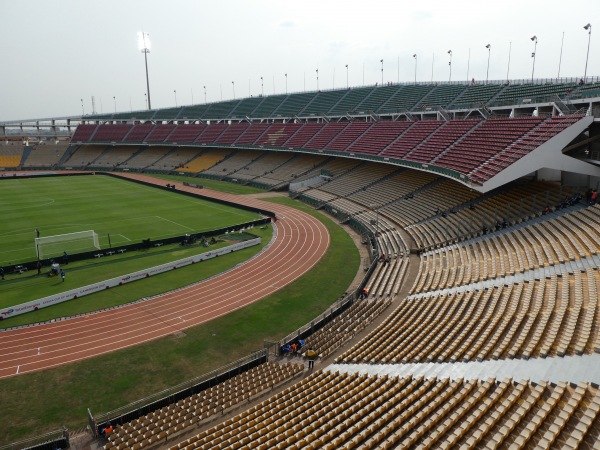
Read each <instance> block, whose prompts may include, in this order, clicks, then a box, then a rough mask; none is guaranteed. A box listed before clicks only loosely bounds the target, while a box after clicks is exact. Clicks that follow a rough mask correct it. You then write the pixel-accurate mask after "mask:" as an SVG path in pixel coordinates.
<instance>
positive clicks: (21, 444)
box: [0, 427, 69, 450]
mask: <svg viewBox="0 0 600 450" xmlns="http://www.w3.org/2000/svg"><path fill="white" fill-rule="evenodd" d="M61 439H64V440H65V441H66V443H67V444H68V442H69V430H68V429H67V428H65V427H62V428H61V429H59V430H54V431H49V432H48V433H44V434H40V435H39V436H35V437H32V438H29V439H23V440H22V441H17V442H12V443H10V444H6V445H2V446H0V450H21V449H32V448H35V447H37V446H41V445H44V444H49V443H52V442H56V441H60V440H61Z"/></svg>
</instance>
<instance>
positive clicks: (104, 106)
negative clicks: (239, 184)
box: [0, 0, 600, 121]
mask: <svg viewBox="0 0 600 450" xmlns="http://www.w3.org/2000/svg"><path fill="white" fill-rule="evenodd" d="M0 11H1V13H2V25H1V26H0V121H2V120H14V119H32V118H44V117H56V116H70V115H78V114H79V115H80V114H81V113H82V102H81V99H83V108H84V110H85V113H86V114H89V113H91V112H92V100H91V99H92V96H93V97H94V98H95V104H96V111H97V112H104V113H107V112H111V111H114V109H115V104H116V109H117V111H129V110H130V109H133V110H136V109H144V108H145V97H144V93H145V92H146V79H145V71H144V57H143V54H142V53H140V51H139V49H138V46H137V32H138V31H142V30H143V31H146V32H148V33H149V34H150V39H151V43H152V50H151V53H150V54H149V55H148V66H149V74H150V94H151V100H152V106H153V108H164V107H170V106H175V101H177V104H178V105H179V106H181V105H182V104H183V105H187V104H191V103H192V97H193V102H194V103H204V101H205V96H204V86H206V100H207V101H208V102H213V101H219V100H221V99H223V100H229V99H231V98H233V96H234V90H235V97H236V98H241V97H248V96H249V95H253V96H256V95H260V94H261V79H260V78H261V77H263V80H264V81H263V83H264V84H263V87H262V88H263V89H264V94H265V95H271V94H273V93H274V92H275V93H284V92H285V90H286V77H285V74H286V73H287V89H288V91H289V92H299V91H303V90H305V89H306V90H316V89H317V73H316V70H317V69H318V71H319V72H318V75H319V88H320V89H321V90H323V89H331V88H334V87H335V88H342V87H345V86H346V74H348V83H349V85H350V86H359V85H363V83H364V84H367V85H374V84H375V83H381V79H382V73H381V62H380V60H381V59H383V80H384V83H387V82H390V81H391V82H397V81H398V80H400V81H413V80H414V76H415V59H414V58H413V56H412V55H413V54H417V55H418V56H417V81H430V80H431V79H432V78H433V80H434V81H448V78H449V75H450V73H449V65H448V62H449V58H450V55H449V54H448V53H447V52H448V50H452V80H454V81H456V80H466V79H467V73H468V79H471V78H475V79H476V80H485V78H486V70H487V63H488V50H487V49H486V48H485V46H486V44H488V43H489V44H491V49H490V53H489V56H490V64H489V79H490V80H493V79H506V76H507V71H508V70H509V69H510V71H509V74H508V76H509V78H511V79H529V78H531V72H532V62H533V59H532V57H531V53H532V52H533V50H534V43H533V42H532V41H531V40H530V38H531V37H532V36H533V35H536V36H537V37H538V46H537V55H536V61H535V77H536V78H546V77H548V78H556V77H557V76H558V71H559V61H560V55H561V40H562V38H563V32H564V45H563V51H562V62H561V67H560V75H561V76H562V77H567V76H569V77H577V78H580V77H582V76H583V73H584V69H585V62H586V51H587V44H588V33H587V32H586V31H585V30H584V29H583V26H584V25H585V24H587V23H588V22H592V25H593V27H597V26H598V27H600V20H597V19H599V18H600V1H599V0H571V1H565V0H543V1H541V0H540V1H538V0H503V1H482V0H469V1H463V0H454V1H448V0H418V1H415V0H411V1H401V0H395V1H392V0H390V1H377V0H370V1H364V0H363V1H353V0H320V1H316V0H302V1H285V0H235V1H233V0H229V1H224V0H221V1H217V0H213V1H210V2H208V1H200V0H196V1H192V0H170V1H166V0H119V1H117V0H102V1H95V2H91V1H87V0H61V1H58V0H0ZM599 39H600V28H594V32H593V33H592V35H591V48H590V57H589V63H588V69H587V74H588V76H597V75H600V40H599ZM511 42H512V45H511V44H510V43H511ZM509 46H511V51H510V66H509V64H508V62H509ZM469 52H470V58H469ZM432 63H433V64H432ZM346 64H348V71H347V72H346ZM432 69H433V73H432ZM432 75H433V76H432ZM232 82H233V83H232ZM174 91H176V92H174ZM113 97H114V99H113Z"/></svg>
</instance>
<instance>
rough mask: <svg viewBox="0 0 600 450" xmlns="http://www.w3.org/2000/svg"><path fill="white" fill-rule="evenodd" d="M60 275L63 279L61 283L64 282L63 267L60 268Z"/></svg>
mask: <svg viewBox="0 0 600 450" xmlns="http://www.w3.org/2000/svg"><path fill="white" fill-rule="evenodd" d="M60 277H61V278H62V280H63V283H64V282H65V271H64V270H63V269H60Z"/></svg>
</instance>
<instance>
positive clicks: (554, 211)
mask: <svg viewBox="0 0 600 450" xmlns="http://www.w3.org/2000/svg"><path fill="white" fill-rule="evenodd" d="M599 86H600V83H598V82H596V81H594V80H592V81H591V82H588V83H585V84H579V83H577V82H576V81H574V80H535V81H534V82H528V83H521V82H511V83H504V82H503V83H489V84H473V83H453V84H445V83H441V84H435V85H434V84H427V83H425V84H398V85H388V86H378V87H361V88H356V89H343V90H334V91H322V92H321V91H319V92H309V93H299V94H288V95H276V96H267V97H260V98H247V99H239V100H232V101H227V102H219V103H213V104H209V105H195V106H183V107H181V108H170V109H167V110H153V111H147V112H144V114H146V116H145V117H144V118H143V119H142V118H141V117H140V116H139V114H136V113H132V114H125V113H120V114H107V115H97V116H90V117H86V118H85V120H84V121H83V122H84V123H82V124H81V125H80V126H79V127H78V128H77V130H76V131H75V132H74V134H73V137H72V140H71V145H70V147H69V148H68V149H67V150H65V152H63V153H61V154H60V155H59V154H58V153H57V154H56V156H55V157H54V158H53V159H52V158H49V159H48V161H53V162H52V165H54V166H55V167H69V168H86V167H87V168H100V169H101V168H111V169H113V168H116V169H119V168H121V169H122V168H125V167H126V168H128V169H129V168H135V169H139V170H158V171H162V172H165V173H171V174H175V173H186V174H189V175H193V176H198V177H205V178H213V179H219V180H225V181H233V182H237V183H243V184H249V185H253V186H258V187H262V188H264V189H289V193H290V196H292V197H293V198H295V199H298V200H301V201H304V202H306V203H307V204H309V205H312V206H314V207H315V208H318V209H322V210H324V211H326V212H328V213H330V214H331V215H332V216H334V217H336V218H337V219H338V220H339V222H340V223H343V224H347V225H349V226H351V227H352V228H354V229H355V230H357V231H358V232H359V233H360V234H361V236H362V237H363V241H364V243H365V244H366V245H367V247H368V251H369V258H370V259H369V262H368V263H369V267H368V271H367V274H366V277H365V278H364V280H363V283H362V285H361V288H362V287H365V288H366V289H367V291H368V292H369V296H368V298H367V299H366V300H358V298H357V297H358V295H357V292H352V293H350V294H349V295H348V296H347V297H346V298H345V299H343V300H339V301H338V302H336V303H335V304H334V306H333V307H332V309H331V311H327V313H326V314H324V315H323V316H320V317H318V318H316V319H315V321H314V322H313V323H311V324H309V325H307V326H305V327H302V328H301V329H300V330H298V331H297V332H296V333H293V334H292V335H290V336H287V337H286V338H285V339H282V340H281V341H279V342H277V348H278V349H279V348H281V347H282V346H283V345H284V344H286V343H289V342H292V341H294V340H297V339H298V338H305V340H306V344H307V345H310V346H312V347H314V348H316V349H317V351H318V353H319V354H320V357H321V360H320V361H319V363H318V364H317V369H322V370H316V371H315V372H314V373H311V374H310V375H308V376H307V377H305V378H304V379H303V380H301V381H298V382H287V384H285V383H286V380H289V379H291V378H293V377H294V376H296V375H297V374H298V373H300V372H301V371H302V370H303V367H302V366H301V365H302V364H303V363H304V360H303V359H302V357H301V356H291V357H290V356H282V355H281V354H279V353H275V354H270V355H269V358H272V359H273V360H274V361H276V363H273V362H269V363H268V364H272V365H270V366H268V370H267V368H264V370H263V369H256V370H255V369H252V371H248V373H247V375H246V376H247V379H249V378H251V377H255V376H256V377H257V378H256V379H255V380H254V378H253V380H254V381H253V383H254V384H253V385H252V386H254V387H248V386H247V384H246V383H245V382H239V383H238V384H237V386H236V385H235V382H233V381H227V382H223V383H222V384H219V385H218V386H221V387H222V389H221V392H220V393H218V394H216V395H217V397H216V398H217V399H216V400H211V395H213V393H212V391H211V390H208V389H207V390H206V392H205V391H202V392H199V393H195V394H194V395H195V396H192V397H190V398H188V399H185V400H182V401H181V403H180V401H179V400H178V401H177V402H174V403H173V404H171V405H170V406H166V407H162V408H160V409H157V410H155V411H152V412H148V411H141V410H136V411H134V412H131V414H134V415H137V416H136V417H135V418H131V419H130V420H127V421H124V420H123V421H121V422H120V423H119V426H118V427H117V429H116V430H115V432H114V433H113V434H111V435H110V436H108V439H107V440H104V441H102V443H103V444H104V445H105V447H104V448H105V449H118V450H123V449H124V448H136V449H141V448H149V447H153V446H154V447H156V448H158V447H159V446H165V447H169V448H171V449H183V448H185V449H188V448H189V449H191V448H207V449H208V448H260V449H270V448H281V449H283V448H290V449H292V448H315V449H317V448H318V449H321V448H326V449H327V448H329V449H337V448H405V447H411V448H413V447H414V448H423V449H424V448H449V447H452V446H460V447H464V448H473V447H480V448H497V447H509V448H530V447H531V448H533V447H537V448H549V447H552V446H554V447H556V448H578V447H579V448H598V442H600V391H599V390H598V385H599V383H600V376H599V374H600V358H599V356H600V355H599V353H600V304H599V302H598V292H599V289H600V275H599V272H598V270H599V268H600V259H599V255H598V252H599V250H600V244H599V242H600V232H599V231H598V230H599V227H598V225H600V207H599V206H598V205H596V204H594V203H595V202H593V201H591V190H592V189H594V190H597V189H598V188H599V187H600V185H599V182H600V168H599V167H598V166H599V164H598V161H597V160H598V159H600V158H598V157H593V156H594V155H600V148H599V147H598V146H599V145H600V144H599V142H600V138H599V136H600V135H599V133H598V120H599V119H598V117H600V106H599V105H600V96H599V95H600V92H599ZM140 120H141V121H140ZM21 157H23V155H21ZM30 157H31V156H30ZM36 158H39V156H36ZM19 161H20V159H19ZM40 161H43V160H40ZM48 164H50V163H48ZM18 165H19V164H18V163H17V164H16V165H14V166H10V165H7V166H6V167H16V166H18ZM43 165H44V164H33V163H32V166H43ZM285 358H288V359H289V361H286V360H285ZM330 363H333V364H332V365H331V366H328V365H329V364H330ZM459 365H460V366H459ZM542 366H543V367H544V368H545V369H544V368H542ZM265 367H266V366H265ZM261 370H262V372H261ZM459 370H462V372H459ZM455 371H456V372H455ZM267 373H268V374H267ZM457 374H458V375H457ZM261 377H263V378H262V381H261ZM274 379H275V380H277V381H276V382H273V380H274ZM269 383H270V384H269ZM279 383H282V388H281V389H280V390H278V392H268V389H267V387H268V388H270V389H271V388H273V385H274V384H279ZM211 389H212V388H211ZM216 390H217V391H218V390H219V388H218V387H217V388H216ZM249 397H252V400H253V404H251V405H249V406H247V405H244V404H243V403H242V402H243V401H246V402H247V401H248V398H249ZM108 419H113V420H114V419H115V417H104V416H102V417H101V418H99V419H98V423H97V424H96V425H98V426H102V425H103V423H104V422H105V421H106V420H108Z"/></svg>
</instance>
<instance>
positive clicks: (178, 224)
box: [156, 216, 195, 231]
mask: <svg viewBox="0 0 600 450" xmlns="http://www.w3.org/2000/svg"><path fill="white" fill-rule="evenodd" d="M156 217H158V218H159V219H162V220H165V221H167V222H171V223H172V224H174V225H177V226H178V227H183V228H187V229H188V230H190V231H195V230H194V229H193V228H190V227H187V226H185V225H181V224H180V223H177V222H173V221H172V220H169V219H165V218H164V217H160V216H156Z"/></svg>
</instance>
